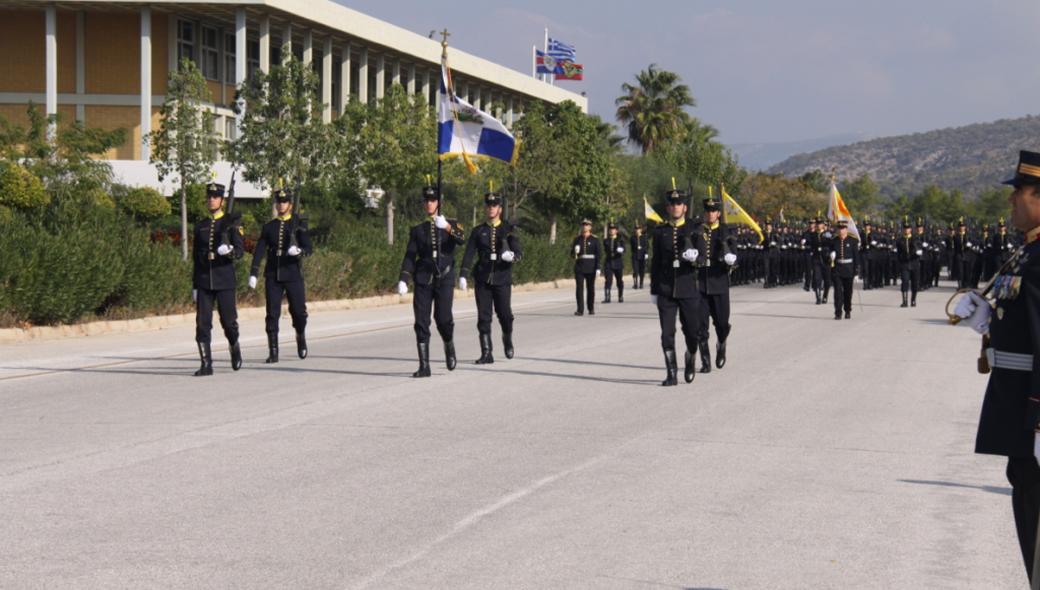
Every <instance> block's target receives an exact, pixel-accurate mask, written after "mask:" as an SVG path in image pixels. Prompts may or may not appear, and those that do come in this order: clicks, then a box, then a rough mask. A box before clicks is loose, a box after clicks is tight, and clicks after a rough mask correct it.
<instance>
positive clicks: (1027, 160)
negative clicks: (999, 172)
mask: <svg viewBox="0 0 1040 590" xmlns="http://www.w3.org/2000/svg"><path fill="white" fill-rule="evenodd" d="M1003 184H1009V185H1011V186H1015V187H1018V186H1022V185H1025V184H1034V185H1036V184H1040V153H1037V152H1030V151H1028V150H1022V151H1020V152H1018V168H1016V169H1015V175H1014V176H1013V177H1011V178H1009V179H1007V180H1005V181H1004V183H1003Z"/></svg>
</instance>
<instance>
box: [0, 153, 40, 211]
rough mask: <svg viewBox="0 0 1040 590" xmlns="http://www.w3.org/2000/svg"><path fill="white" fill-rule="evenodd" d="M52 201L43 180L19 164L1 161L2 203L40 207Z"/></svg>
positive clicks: (22, 207)
mask: <svg viewBox="0 0 1040 590" xmlns="http://www.w3.org/2000/svg"><path fill="white" fill-rule="evenodd" d="M50 202H51V195H50V194H48V193H47V191H46V189H45V188H44V186H43V181H42V180H40V179H39V178H37V177H36V176H35V175H34V174H32V173H31V172H29V171H28V170H26V169H25V168H22V167H21V166H19V165H18V164H15V163H13V162H7V161H0V205H6V206H9V207H13V208H16V209H38V208H40V207H45V206H47V205H48V204H49V203H50Z"/></svg>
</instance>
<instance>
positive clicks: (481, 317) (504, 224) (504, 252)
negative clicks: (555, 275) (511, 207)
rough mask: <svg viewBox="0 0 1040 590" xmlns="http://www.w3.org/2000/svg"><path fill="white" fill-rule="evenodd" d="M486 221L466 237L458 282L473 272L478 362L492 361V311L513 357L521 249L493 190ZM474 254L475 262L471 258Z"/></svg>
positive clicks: (505, 347) (504, 346)
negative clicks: (516, 273)
mask: <svg viewBox="0 0 1040 590" xmlns="http://www.w3.org/2000/svg"><path fill="white" fill-rule="evenodd" d="M484 208H485V210H486V212H487V221H486V222H484V223H483V224H481V225H478V226H477V227H475V228H473V231H472V232H471V233H470V235H469V240H467V241H466V253H465V255H463V257H462V269H461V270H460V271H459V273H460V274H459V284H460V286H461V287H462V289H463V290H465V289H466V282H467V278H468V277H469V276H470V274H471V271H472V275H473V290H474V291H476V298H477V335H478V337H479V338H480V358H479V359H477V362H476V364H478V365H489V364H491V363H493V362H495V357H494V355H493V354H492V346H491V311H492V308H493V309H494V312H495V314H496V315H498V325H499V326H501V327H502V350H504V351H505V355H506V358H507V359H511V358H513V306H512V302H511V301H512V295H513V265H514V264H516V263H517V262H520V258H521V257H522V256H523V251H522V250H521V249H520V237H519V236H518V235H517V230H516V226H514V225H513V224H511V223H509V222H508V221H503V220H502V197H501V196H500V195H498V194H497V193H494V192H488V193H487V194H485V195H484ZM474 256H476V265H474V262H473V258H474Z"/></svg>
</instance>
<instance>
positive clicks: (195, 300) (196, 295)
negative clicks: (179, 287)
mask: <svg viewBox="0 0 1040 590" xmlns="http://www.w3.org/2000/svg"><path fill="white" fill-rule="evenodd" d="M191 302H192V303H198V302H199V290H198V289H192V290H191Z"/></svg>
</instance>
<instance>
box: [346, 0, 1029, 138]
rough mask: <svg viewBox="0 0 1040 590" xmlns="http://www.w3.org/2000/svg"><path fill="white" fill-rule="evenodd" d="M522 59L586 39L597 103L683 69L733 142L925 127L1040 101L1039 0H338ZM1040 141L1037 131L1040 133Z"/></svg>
mask: <svg viewBox="0 0 1040 590" xmlns="http://www.w3.org/2000/svg"><path fill="white" fill-rule="evenodd" d="M337 1H339V2H340V3H341V4H344V5H346V6H349V7H350V8H353V9H355V10H358V11H360V12H363V13H366V14H369V15H371V16H374V17H376V18H379V19H382V20H385V21H388V22H390V23H393V24H395V25H397V26H400V27H403V28H405V29H408V30H411V31H414V32H417V33H420V34H422V35H424V36H425V35H427V34H428V33H429V32H430V31H431V30H438V31H439V30H441V29H443V28H445V27H447V28H448V30H449V31H450V32H451V33H452V35H451V37H450V39H449V41H450V43H451V44H452V46H454V47H457V48H459V49H461V50H463V51H466V52H469V53H473V54H475V55H478V56H480V57H483V58H485V59H488V60H491V61H493V62H496V63H499V64H502V65H505V66H507V67H511V68H513V69H516V70H519V71H521V72H525V73H530V71H531V63H530V61H531V46H532V45H535V44H537V45H539V46H541V43H542V39H543V36H544V29H545V28H546V27H548V28H549V34H550V36H552V37H555V38H558V39H560V40H562V41H565V42H567V43H570V44H572V45H574V46H576V48H577V52H578V60H577V61H578V62H580V63H583V64H584V66H585V78H586V81H585V82H557V84H558V85H560V86H564V87H566V88H569V89H572V90H574V91H575V92H586V93H587V96H588V98H589V110H590V111H591V112H593V113H595V114H598V115H600V116H601V117H603V118H604V119H606V120H608V121H612V122H613V121H614V110H615V107H614V99H615V98H617V97H618V96H619V95H621V84H622V83H624V82H634V77H635V74H636V73H637V72H639V71H640V70H643V69H646V67H647V66H648V65H649V64H652V63H655V64H657V65H658V66H659V67H660V68H663V69H666V70H670V71H674V72H676V73H678V74H679V75H680V76H681V77H682V80H683V82H684V83H686V84H687V85H688V86H689V87H690V89H691V91H692V94H693V96H694V98H695V99H696V101H697V105H696V107H694V108H693V109H691V114H693V115H694V116H696V117H697V118H698V119H700V120H701V121H703V122H705V123H707V124H710V125H712V126H714V127H715V128H717V129H718V130H719V132H720V137H721V139H722V141H723V142H725V143H727V144H730V145H732V144H741V143H758V142H788V141H799V140H805V139H814V138H820V137H828V136H832V135H843V134H849V133H854V134H862V135H865V136H869V137H881V136H887V135H898V134H903V133H912V132H921V131H929V130H932V129H940V128H945V127H954V126H960V125H967V124H970V123H977V122H985V121H994V120H997V119H1002V118H1013V117H1021V116H1024V115H1027V114H1036V113H1038V112H1040V2H1038V1H1037V0H730V1H724V0H685V1H683V0H641V1H638V2H626V3H622V2H617V1H615V0H602V1H599V2H595V1H588V0H575V1H563V0H555V1H548V0H525V1H523V2H518V1H513V2H509V1H506V0H482V1H481V2H461V1H458V0H439V1H437V2H431V1H430V0H337ZM1038 143H1040V142H1038Z"/></svg>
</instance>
